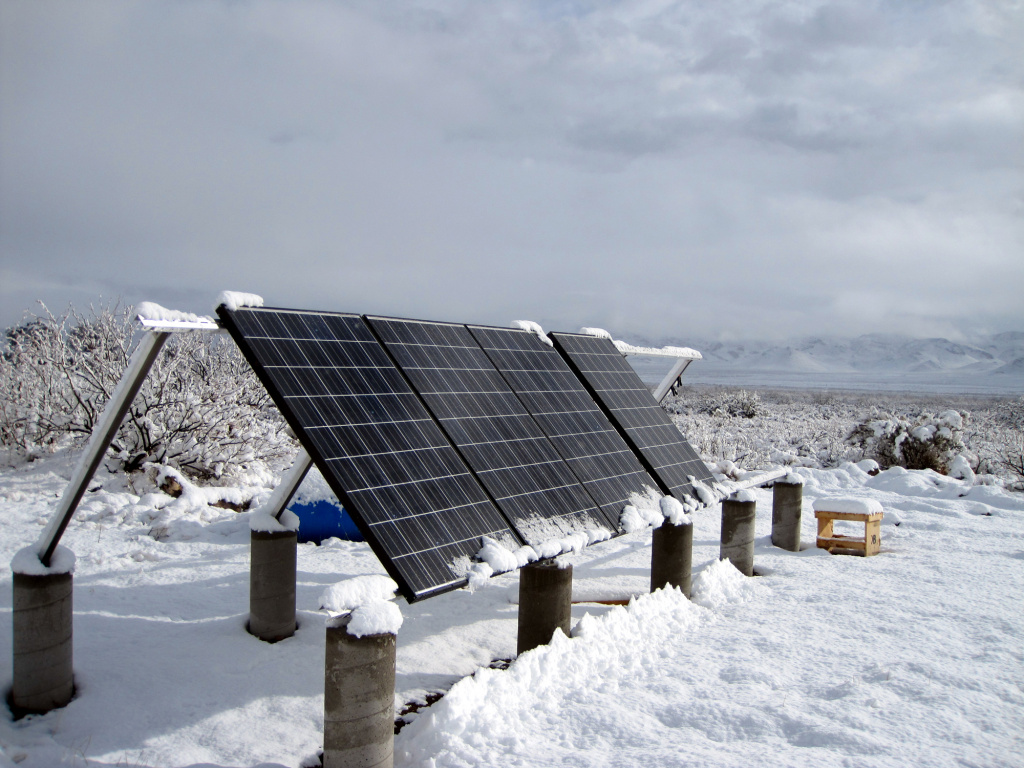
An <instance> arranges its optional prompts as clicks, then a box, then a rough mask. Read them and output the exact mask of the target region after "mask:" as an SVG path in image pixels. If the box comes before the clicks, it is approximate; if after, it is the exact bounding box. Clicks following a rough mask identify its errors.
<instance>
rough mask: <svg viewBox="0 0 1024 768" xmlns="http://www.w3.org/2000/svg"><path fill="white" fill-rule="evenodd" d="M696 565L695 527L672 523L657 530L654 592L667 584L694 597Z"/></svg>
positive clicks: (653, 547) (653, 569)
mask: <svg viewBox="0 0 1024 768" xmlns="http://www.w3.org/2000/svg"><path fill="white" fill-rule="evenodd" d="M692 565H693V525H692V524H690V523H686V524H685V525H673V524H672V523H670V522H669V521H668V520H666V521H665V522H664V523H662V524H661V525H660V526H658V527H657V528H655V529H654V540H653V542H652V544H651V592H653V591H654V590H656V589H661V588H662V587H664V586H665V585H666V584H668V585H669V586H670V587H679V589H680V590H682V592H683V594H684V595H686V596H687V597H689V596H690V577H691V571H692Z"/></svg>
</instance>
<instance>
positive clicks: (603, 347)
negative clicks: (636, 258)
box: [548, 331, 713, 502]
mask: <svg viewBox="0 0 1024 768" xmlns="http://www.w3.org/2000/svg"><path fill="white" fill-rule="evenodd" d="M548 335H549V337H550V338H551V340H552V341H553V342H554V345H555V349H557V350H558V352H559V353H560V354H561V355H562V357H563V358H565V361H566V363H568V365H569V367H570V368H572V370H573V371H574V372H575V373H576V374H577V376H578V377H579V379H580V381H581V382H582V383H583V385H584V386H585V387H586V388H587V390H588V391H589V392H590V393H591V395H592V396H593V397H594V400H595V401H596V402H597V403H598V405H600V406H601V408H602V410H604V412H605V414H606V415H607V416H608V418H609V420H611V422H612V423H613V424H614V425H615V426H616V428H617V429H618V430H619V432H620V433H621V434H622V436H623V438H624V439H625V440H626V441H627V442H628V443H629V444H630V445H631V446H632V447H633V449H634V451H635V452H636V454H637V455H638V456H639V457H640V459H641V461H642V462H643V463H644V466H645V467H646V468H647V471H648V472H649V473H650V474H651V476H652V477H654V478H655V479H656V480H658V484H659V486H660V487H661V490H662V492H663V493H665V494H666V495H668V494H671V495H672V496H674V497H675V498H677V499H679V500H680V501H682V502H686V501H688V500H690V499H693V498H694V497H695V496H694V491H693V485H692V483H690V481H689V477H690V476H691V475H692V476H693V477H694V478H695V479H697V480H698V481H701V482H707V483H710V482H712V481H713V478H712V476H711V473H710V472H709V471H708V469H707V466H706V465H705V464H704V461H703V460H702V459H701V458H700V454H698V453H697V451H696V450H694V448H693V446H691V445H690V443H689V442H688V441H687V440H686V438H685V437H684V436H683V434H682V433H681V432H680V431H679V428H678V427H677V426H676V425H675V424H673V423H672V419H671V418H670V417H669V415H668V414H667V413H665V410H664V409H663V408H662V407H661V405H660V404H659V403H658V401H657V400H655V399H654V395H652V394H651V391H650V389H648V388H647V385H646V384H644V383H643V380H642V379H641V378H640V377H639V376H638V375H637V373H636V371H634V370H633V367H632V366H630V364H629V363H628V362H627V361H626V358H625V357H623V356H622V353H621V352H619V350H618V349H617V348H616V346H615V344H614V343H613V342H612V341H611V339H607V338H601V337H597V336H589V335H586V334H578V333H561V332H557V331H556V332H553V333H550V334H548ZM652 433H653V434H655V435H656V437H655V438H654V440H655V441H656V442H653V443H652V440H651V438H650V437H649V435H650V434H652Z"/></svg>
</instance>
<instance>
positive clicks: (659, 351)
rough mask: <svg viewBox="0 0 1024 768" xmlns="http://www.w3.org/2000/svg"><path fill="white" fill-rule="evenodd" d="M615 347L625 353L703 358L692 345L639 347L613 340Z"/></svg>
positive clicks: (690, 358) (693, 358)
mask: <svg viewBox="0 0 1024 768" xmlns="http://www.w3.org/2000/svg"><path fill="white" fill-rule="evenodd" d="M613 341H614V343H615V348H616V349H617V350H619V352H621V353H622V354H624V355H650V356H653V357H677V358H682V359H684V360H702V359H703V357H702V356H701V354H700V352H698V351H697V350H696V349H690V347H671V346H669V347H638V346H636V345H634V344H629V343H628V342H625V341H619V340H618V339H614V340H613Z"/></svg>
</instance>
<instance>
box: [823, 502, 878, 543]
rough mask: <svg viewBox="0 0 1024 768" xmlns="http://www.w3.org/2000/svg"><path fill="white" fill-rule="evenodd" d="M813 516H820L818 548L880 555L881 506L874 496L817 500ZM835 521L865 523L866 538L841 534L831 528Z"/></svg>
mask: <svg viewBox="0 0 1024 768" xmlns="http://www.w3.org/2000/svg"><path fill="white" fill-rule="evenodd" d="M814 516H815V517H816V518H817V519H818V542H817V543H818V548H819V549H827V550H828V551H829V552H830V553H833V554H834V553H835V552H836V551H837V550H839V551H842V550H846V551H849V552H850V554H860V555H863V556H864V557H868V556H870V555H877V554H878V549H879V547H880V546H881V544H882V531H881V522H882V505H881V504H879V503H878V502H877V501H874V500H873V499H817V500H816V501H815V502H814ZM836 520H853V521H854V522H861V523H864V538H860V537H857V536H842V535H839V534H836V533H833V531H832V523H833V522H834V521H836Z"/></svg>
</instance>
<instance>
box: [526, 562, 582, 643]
mask: <svg viewBox="0 0 1024 768" xmlns="http://www.w3.org/2000/svg"><path fill="white" fill-rule="evenodd" d="M571 620H572V565H571V564H570V563H564V564H563V563H558V562H556V561H555V560H538V561H537V562H535V563H530V564H529V565H526V566H524V567H522V568H520V569H519V635H518V641H517V643H516V653H517V654H520V653H525V652H526V651H529V650H531V649H532V648H536V647H537V646H538V645H547V644H548V643H549V642H551V638H552V636H553V635H554V634H555V630H556V629H561V630H562V631H563V632H564V633H565V634H566V635H568V634H569V631H570V629H571V626H570V622H571Z"/></svg>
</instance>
